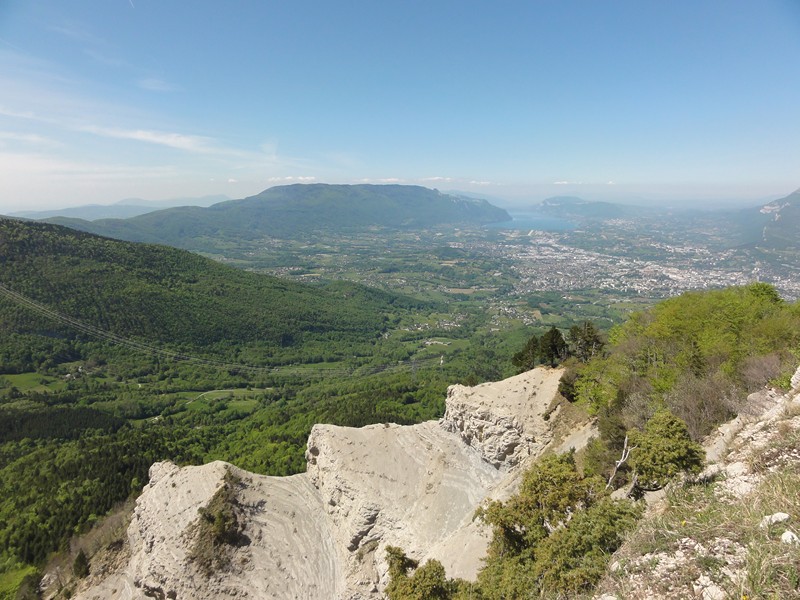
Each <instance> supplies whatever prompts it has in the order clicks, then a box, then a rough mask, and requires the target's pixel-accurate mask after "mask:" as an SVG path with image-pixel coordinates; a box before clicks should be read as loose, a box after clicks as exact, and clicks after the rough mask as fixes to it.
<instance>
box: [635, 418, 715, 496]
mask: <svg viewBox="0 0 800 600" xmlns="http://www.w3.org/2000/svg"><path fill="white" fill-rule="evenodd" d="M630 441H631V445H632V446H633V448H634V449H633V450H632V452H631V459H630V462H631V467H632V468H633V469H634V471H635V475H634V477H635V481H636V486H637V487H638V488H639V489H641V490H643V491H651V490H657V489H661V488H663V487H664V486H665V485H666V484H667V483H668V482H669V481H670V480H671V479H674V478H675V477H677V476H678V475H679V474H680V473H684V472H686V473H698V472H699V471H700V470H701V468H702V466H703V460H704V453H703V448H702V447H701V446H700V444H698V443H696V442H693V441H692V439H691V437H690V436H689V430H688V429H687V427H686V423H684V422H683V421H681V420H680V419H679V418H678V417H676V416H675V415H673V414H672V413H671V412H669V411H667V410H660V411H658V412H657V413H656V414H655V415H653V417H652V418H651V419H650V420H649V421H648V422H647V424H646V425H645V428H644V431H639V430H632V431H631V432H630Z"/></svg>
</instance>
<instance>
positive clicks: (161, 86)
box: [136, 77, 179, 92]
mask: <svg viewBox="0 0 800 600" xmlns="http://www.w3.org/2000/svg"><path fill="white" fill-rule="evenodd" d="M136 85H138V86H139V87H140V88H142V89H143V90H147V91H150V92H175V91H178V90H179V88H178V87H177V86H175V85H173V84H171V83H169V82H167V81H164V80H163V79H160V78H158V77H145V78H143V79H139V80H138V81H137V82H136Z"/></svg>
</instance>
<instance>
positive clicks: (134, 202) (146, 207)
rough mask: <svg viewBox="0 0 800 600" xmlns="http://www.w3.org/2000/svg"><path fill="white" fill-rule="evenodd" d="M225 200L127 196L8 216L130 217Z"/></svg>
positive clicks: (219, 197) (26, 217)
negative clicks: (161, 198)
mask: <svg viewBox="0 0 800 600" xmlns="http://www.w3.org/2000/svg"><path fill="white" fill-rule="evenodd" d="M225 200H230V198H229V197H228V196H225V195H224V194H218V195H215V196H202V197H200V198H172V199H170V200H143V199H142V198H126V199H125V200H120V201H119V202H115V203H114V204H85V205H83V206H74V207H72V208H57V209H54V210H27V211H20V212H14V213H11V214H9V215H8V216H9V217H19V218H22V219H50V218H53V217H67V218H70V219H83V220H85V221H96V220H97V219H128V218H130V217H136V216H138V215H143V214H146V213H149V212H153V211H154V210H161V209H164V208H172V207H175V206H211V205H212V204H216V203H218V202H224V201H225Z"/></svg>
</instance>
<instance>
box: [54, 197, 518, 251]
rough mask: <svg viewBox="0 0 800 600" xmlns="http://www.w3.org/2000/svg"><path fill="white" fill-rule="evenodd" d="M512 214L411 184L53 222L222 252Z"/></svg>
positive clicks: (480, 220) (487, 220) (476, 221)
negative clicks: (254, 243) (256, 243)
mask: <svg viewBox="0 0 800 600" xmlns="http://www.w3.org/2000/svg"><path fill="white" fill-rule="evenodd" d="M510 219H511V217H510V216H509V214H508V213H507V212H506V211H505V210H503V209H501V208H497V207H496V206H493V205H491V204H489V203H488V202H487V201H485V200H475V199H472V198H464V197H460V196H451V195H448V194H443V193H441V192H438V191H437V190H431V189H428V188H424V187H420V186H411V185H329V184H321V183H319V184H295V185H287V186H276V187H272V188H269V189H267V190H265V191H263V192H261V193H260V194H257V195H255V196H250V197H249V198H244V199H242V200H230V201H227V202H220V203H218V204H215V205H213V206H211V207H208V208H201V207H194V206H185V207H179V208H171V209H166V210H162V211H157V212H153V213H148V214H145V215H140V216H138V217H133V218H131V219H101V220H98V221H94V222H88V221H81V220H80V219H54V220H53V222H57V223H61V224H63V225H67V226H70V227H75V228H77V229H81V230H84V231H90V232H93V233H97V234H102V235H108V236H111V237H115V238H119V239H125V240H131V241H143V242H158V243H162V244H169V245H172V246H177V247H180V248H188V249H192V250H202V249H211V248H221V247H223V246H224V245H225V244H226V243H227V244H236V243H238V242H239V241H241V240H253V239H261V238H266V237H277V238H284V239H294V238H298V237H299V238H302V237H307V236H308V235H310V234H312V233H313V232H315V231H328V232H331V231H351V230H364V229H366V228H370V227H375V228H387V229H395V230H396V229H413V228H423V227H432V226H435V225H441V224H445V223H447V224H456V223H462V224H468V223H469V224H484V223H492V222H498V221H507V220H510Z"/></svg>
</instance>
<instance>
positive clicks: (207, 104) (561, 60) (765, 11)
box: [0, 0, 800, 213]
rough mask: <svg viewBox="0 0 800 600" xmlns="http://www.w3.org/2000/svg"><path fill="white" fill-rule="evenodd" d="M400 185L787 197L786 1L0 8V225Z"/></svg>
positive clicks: (799, 45) (2, 4) (798, 134)
mask: <svg viewBox="0 0 800 600" xmlns="http://www.w3.org/2000/svg"><path fill="white" fill-rule="evenodd" d="M296 182H329V183H357V182H371V183H381V182H400V183H409V184H412V183H413V184H421V185H426V186H428V187H436V188H439V189H442V190H467V191H472V192H476V193H483V194H486V195H487V196H490V197H499V198H507V199H509V200H511V201H515V202H527V201H538V200H541V199H543V198H545V197H548V196H552V195H556V194H565V193H568V194H577V195H581V196H583V197H587V198H594V199H612V200H613V199H618V200H623V201H639V202H662V203H671V202H680V201H693V200H702V201H709V202H721V201H741V200H742V199H754V200H758V199H762V198H764V199H766V198H774V197H779V196H782V195H785V194H788V193H789V192H791V191H793V190H794V189H796V188H797V187H798V186H800V2H799V1H798V0H761V1H754V0H750V1H740V0H717V1H712V0H708V1H703V0H699V1H698V0H670V1H669V2H661V1H658V2H656V1H648V0H636V1H623V0H619V1H616V0H605V1H599V0H587V1H581V2H578V1H568V0H564V1H557V0H527V1H524V2H516V1H508V2H496V3H491V4H490V3H488V2H477V1H465V0H459V1H435V0H427V1H425V2H418V1H415V0H405V1H403V2H388V1H387V2H383V1H376V0H364V1H347V0H342V1H339V2H331V1H305V0H295V1H292V2H284V1H281V2H277V1H258V2H256V1H251V2H242V1H232V2H224V3H223V2H219V1H218V0H217V1H213V2H212V1H208V0H193V1H192V2H188V1H186V2H179V1H177V0H92V1H89V0H71V1H69V2H64V1H63V0H0V213H3V212H12V211H16V210H25V209H39V208H52V207H63V206H68V205H79V204H87V203H102V204H106V203H111V202H114V201H117V200H120V199H122V198H127V197H141V198H145V199H151V200H155V199H164V198H170V197H186V196H200V195H205V194H220V193H222V194H227V195H228V196H230V197H232V198H239V197H244V196H247V195H252V194H255V193H258V192H259V191H261V190H263V189H265V188H267V187H270V186H273V185H280V184H284V183H296Z"/></svg>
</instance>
